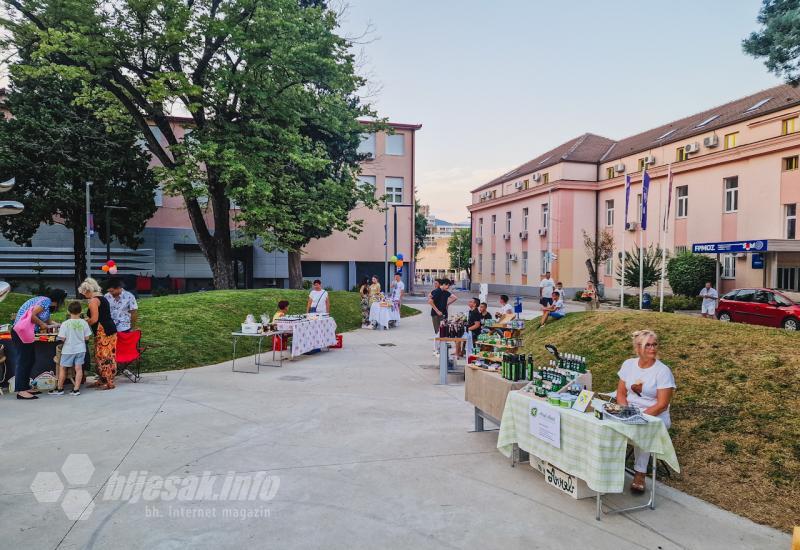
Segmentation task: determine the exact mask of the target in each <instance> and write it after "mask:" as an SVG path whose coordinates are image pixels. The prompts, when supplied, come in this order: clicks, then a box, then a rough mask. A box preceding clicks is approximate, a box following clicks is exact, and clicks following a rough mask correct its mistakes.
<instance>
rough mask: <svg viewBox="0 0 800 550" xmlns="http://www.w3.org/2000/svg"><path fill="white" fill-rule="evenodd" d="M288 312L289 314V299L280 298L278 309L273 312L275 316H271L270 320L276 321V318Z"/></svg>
mask: <svg viewBox="0 0 800 550" xmlns="http://www.w3.org/2000/svg"><path fill="white" fill-rule="evenodd" d="M288 314H289V300H281V301H280V302H278V311H276V312H275V316H274V317H273V318H272V322H273V323H277V322H278V319H280V318H281V317H284V316H286V315H288Z"/></svg>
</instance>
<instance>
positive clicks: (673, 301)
mask: <svg viewBox="0 0 800 550" xmlns="http://www.w3.org/2000/svg"><path fill="white" fill-rule="evenodd" d="M651 297H652V299H653V301H652V309H653V311H658V307H659V297H658V295H657V294H651ZM702 301H703V299H702V298H700V297H698V296H675V295H673V296H664V312H665V313H673V312H675V311H686V310H694V309H700V304H701V302H702ZM625 307H626V308H630V309H639V295H638V294H634V295H625Z"/></svg>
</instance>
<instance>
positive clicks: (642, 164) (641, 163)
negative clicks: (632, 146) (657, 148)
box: [637, 157, 647, 172]
mask: <svg viewBox="0 0 800 550" xmlns="http://www.w3.org/2000/svg"><path fill="white" fill-rule="evenodd" d="M637 165H638V166H639V172H642V171H643V170H644V169H645V168H647V157H642V158H640V159H639V161H638V162H637Z"/></svg>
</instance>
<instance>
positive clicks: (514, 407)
mask: <svg viewBox="0 0 800 550" xmlns="http://www.w3.org/2000/svg"><path fill="white" fill-rule="evenodd" d="M533 399H534V398H533V397H530V396H528V395H526V394H524V393H522V392H518V391H514V392H511V393H509V394H508V399H506V406H505V409H504V410H503V418H502V421H501V423H500V434H499V435H498V438H497V448H498V449H499V450H500V452H501V453H503V454H504V455H506V456H509V457H510V456H511V453H512V450H513V446H514V444H517V445H518V446H519V448H520V449H522V450H523V451H526V452H528V453H530V454H532V455H534V456H536V457H537V458H539V459H541V460H544V461H547V462H549V463H550V464H552V465H553V466H555V467H556V468H558V469H560V470H562V471H564V472H566V473H569V474H572V475H574V476H576V477H578V478H580V479H582V480H584V481H585V482H586V485H588V486H589V488H590V489H592V490H594V491H597V492H598V493H621V492H622V491H623V489H624V486H625V449H626V446H627V444H628V442H631V443H632V444H634V445H635V446H637V447H639V448H641V449H644V450H646V451H649V452H651V453H654V454H655V455H656V457H658V459H659V460H663V461H664V462H665V463H666V464H667V465H668V466H669V467H670V468H672V469H673V470H675V471H676V472H679V471H680V466H679V465H678V457H677V456H676V455H675V448H674V447H673V446H672V440H671V439H670V437H669V433H668V432H667V428H666V427H665V426H664V423H663V422H662V421H661V420H660V419H659V418H656V417H652V416H647V417H646V418H647V419H648V420H649V421H650V422H648V423H647V424H640V425H635V424H633V425H632V424H623V423H621V422H616V421H613V420H598V419H597V418H595V416H594V415H593V414H590V413H581V412H578V411H575V410H572V409H561V408H557V407H554V408H555V409H557V410H558V411H559V413H560V414H561V448H560V449H558V448H556V447H555V446H553V445H551V444H549V443H547V442H545V441H542V440H541V439H539V438H537V437H535V436H533V435H531V433H530V420H529V415H530V409H531V401H532V400H533ZM536 402H537V404H540V406H541V404H542V403H545V404H546V402H544V401H542V400H539V399H537V400H536Z"/></svg>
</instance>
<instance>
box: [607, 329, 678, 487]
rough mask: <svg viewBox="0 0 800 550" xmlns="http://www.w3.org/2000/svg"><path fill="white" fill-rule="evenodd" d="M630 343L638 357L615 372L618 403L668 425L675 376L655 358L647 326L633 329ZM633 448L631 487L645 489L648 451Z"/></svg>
mask: <svg viewBox="0 0 800 550" xmlns="http://www.w3.org/2000/svg"><path fill="white" fill-rule="evenodd" d="M633 347H634V349H635V350H636V354H637V355H638V357H636V358H634V359H628V360H627V361H625V362H624V363H622V367H621V368H620V369H619V372H618V373H617V375H618V376H619V383H618V384H617V403H619V404H620V405H627V404H629V403H630V404H631V405H636V406H637V407H639V408H640V409H642V412H644V413H645V414H649V415H651V416H657V417H659V418H660V419H661V420H662V421H663V422H664V425H665V426H666V427H667V428H669V427H670V424H671V422H670V418H669V403H670V401H671V400H672V394H673V392H674V391H675V387H676V386H675V378H674V377H673V376H672V371H671V370H670V369H669V367H668V366H667V365H665V364H664V363H662V362H661V361H659V360H658V336H656V334H655V333H654V332H652V331H649V330H639V331H636V332H634V333H633ZM633 452H634V458H635V460H634V466H633V470H634V476H633V482H632V483H631V491H632V492H634V493H641V492H644V490H645V479H646V474H647V465H648V463H649V462H650V453H648V452H645V451H643V450H641V449H639V448H638V447H634V448H633Z"/></svg>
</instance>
